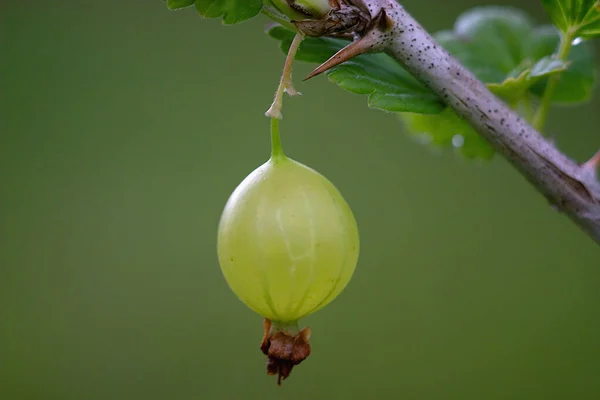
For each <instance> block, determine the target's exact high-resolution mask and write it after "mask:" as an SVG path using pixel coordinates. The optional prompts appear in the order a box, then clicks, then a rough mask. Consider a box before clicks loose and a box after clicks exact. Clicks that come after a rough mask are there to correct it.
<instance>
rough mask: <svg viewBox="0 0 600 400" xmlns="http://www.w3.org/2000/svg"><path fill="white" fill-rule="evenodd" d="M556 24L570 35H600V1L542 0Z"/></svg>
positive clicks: (585, 36) (583, 36) (590, 36)
mask: <svg viewBox="0 0 600 400" xmlns="http://www.w3.org/2000/svg"><path fill="white" fill-rule="evenodd" d="M542 4H543V5H544V8H545V9H546V11H547V12H548V14H549V15H550V18H551V19H552V22H553V23H554V25H556V26H557V27H558V29H560V30H561V31H562V32H563V33H565V34H568V36H569V37H571V38H574V37H581V38H592V37H597V36H600V1H598V0H542Z"/></svg>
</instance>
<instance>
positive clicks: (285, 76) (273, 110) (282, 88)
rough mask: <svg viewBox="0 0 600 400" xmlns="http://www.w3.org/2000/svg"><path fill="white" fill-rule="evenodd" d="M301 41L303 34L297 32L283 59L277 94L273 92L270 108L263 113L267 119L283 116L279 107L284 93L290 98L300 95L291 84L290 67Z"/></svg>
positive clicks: (281, 105)
mask: <svg viewBox="0 0 600 400" xmlns="http://www.w3.org/2000/svg"><path fill="white" fill-rule="evenodd" d="M303 40H304V34H302V33H300V32H298V33H296V36H294V40H293V41H292V44H291V45H290V49H289V50H288V54H287V56H286V58H285V64H284V66H283V72H282V73H281V80H280V81H279V86H278V87H277V92H275V99H274V100H273V104H271V107H269V109H268V110H267V112H266V113H265V115H266V116H267V117H269V118H278V119H282V118H283V115H282V114H281V107H283V93H284V92H287V94H289V95H290V96H296V95H299V94H300V93H299V92H297V91H296V89H294V85H293V83H292V65H293V64H294V58H295V57H296V53H297V52H298V49H299V48H300V44H301V43H302V41H303Z"/></svg>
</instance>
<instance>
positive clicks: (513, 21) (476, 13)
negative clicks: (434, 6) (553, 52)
mask: <svg viewBox="0 0 600 400" xmlns="http://www.w3.org/2000/svg"><path fill="white" fill-rule="evenodd" d="M532 29H533V26H532V23H531V21H530V19H529V17H528V16H527V14H525V13H524V12H523V11H521V10H518V9H515V8H511V7H498V6H487V7H475V8H473V9H471V10H469V11H467V12H465V13H463V14H462V15H460V16H459V17H458V19H457V20H456V23H455V24H454V34H455V35H456V36H457V37H459V38H466V39H468V40H466V44H465V45H466V46H467V48H468V50H469V53H470V56H471V57H479V58H481V59H484V60H486V61H487V63H488V64H489V65H493V66H494V67H495V68H497V69H499V70H501V71H503V72H504V73H508V72H510V71H512V70H513V69H514V68H515V67H516V66H517V65H518V64H519V63H520V61H521V60H522V59H523V58H525V57H526V49H525V46H524V42H525V41H524V40H523V39H524V38H527V37H528V36H529V35H530V33H531V30H532ZM490 49H493V51H490Z"/></svg>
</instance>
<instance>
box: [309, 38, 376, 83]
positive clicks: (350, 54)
mask: <svg viewBox="0 0 600 400" xmlns="http://www.w3.org/2000/svg"><path fill="white" fill-rule="evenodd" d="M372 48H373V40H372V39H371V38H370V37H368V36H365V37H363V38H361V39H358V40H357V41H354V42H352V43H350V44H349V45H347V46H346V47H344V48H343V49H341V50H340V51H338V52H337V53H335V54H334V55H333V56H331V58H330V59H329V60H327V61H325V62H324V63H323V64H321V65H319V66H318V67H317V68H315V69H314V70H313V72H311V73H310V74H309V75H308V76H307V77H306V78H304V79H303V81H307V80H309V79H311V78H314V77H315V76H317V75H320V74H322V73H323V72H326V71H328V70H330V69H331V68H333V67H335V66H338V65H340V64H341V63H343V62H345V61H348V60H351V59H353V58H354V57H357V56H359V55H361V54H364V53H366V52H367V51H369V50H371V49H372Z"/></svg>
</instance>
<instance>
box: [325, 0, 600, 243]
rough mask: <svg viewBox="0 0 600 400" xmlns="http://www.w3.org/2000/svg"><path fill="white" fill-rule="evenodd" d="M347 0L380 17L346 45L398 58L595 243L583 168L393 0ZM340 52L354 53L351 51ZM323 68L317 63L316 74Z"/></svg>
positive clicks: (595, 190)
mask: <svg viewBox="0 0 600 400" xmlns="http://www.w3.org/2000/svg"><path fill="white" fill-rule="evenodd" d="M347 1H349V2H350V3H354V4H356V3H357V2H362V3H363V5H364V6H367V7H368V9H369V11H370V13H371V18H372V20H373V21H382V20H383V21H384V23H381V22H378V23H373V24H372V26H371V28H370V29H369V30H368V31H366V32H365V33H364V34H363V35H362V37H361V38H360V39H358V40H357V41H355V42H353V43H352V44H350V45H349V46H352V49H357V48H358V49H362V48H369V49H370V50H369V51H374V50H376V51H384V52H386V53H388V54H389V55H391V56H392V57H393V58H395V59H396V60H397V61H399V62H400V63H401V64H402V65H403V66H404V67H405V68H406V69H407V70H408V71H409V72H410V73H411V74H413V75H414V76H415V77H416V78H417V79H419V80H420V81H422V82H423V83H424V84H425V85H427V86H428V87H429V88H430V89H431V90H432V91H433V92H435V93H436V94H437V95H438V96H440V98H442V99H443V100H444V101H445V102H446V103H447V104H448V105H449V106H450V107H452V108H453V109H454V110H455V111H456V112H457V113H458V114H459V115H461V116H462V117H463V118H464V119H465V120H466V121H468V122H469V123H470V124H471V125H472V126H473V127H474V128H475V129H476V130H477V132H478V133H479V134H480V135H481V136H482V137H483V138H485V139H486V140H487V141H488V142H490V143H491V145H492V146H493V147H494V149H495V150H496V151H497V152H498V153H499V154H501V155H503V156H504V157H505V158H506V159H508V160H509V161H510V162H511V163H512V164H513V165H514V166H515V167H516V168H517V169H518V170H519V171H520V172H521V173H522V174H523V175H524V176H525V178H527V179H528V180H529V181H530V182H531V183H532V184H533V185H534V186H535V187H536V188H537V189H538V190H539V191H540V192H541V193H542V194H543V195H544V196H545V197H546V198H547V199H548V201H549V202H550V204H551V205H552V206H553V207H554V208H555V209H557V210H559V211H561V212H563V213H565V214H566V215H567V216H569V217H570V218H571V219H572V220H573V221H574V222H575V223H576V224H577V225H578V226H579V227H581V228H582V229H583V230H584V231H585V232H587V233H588V235H589V236H590V237H591V238H592V239H594V240H595V241H596V242H597V243H598V244H600V183H599V182H598V180H597V179H596V177H595V175H594V174H590V173H589V168H584V167H582V166H580V165H579V164H577V163H575V162H574V161H572V160H571V159H569V158H568V157H567V156H566V155H564V154H563V153H561V152H560V151H559V150H558V149H557V148H556V147H555V146H554V145H553V144H552V143H551V142H549V141H547V140H546V139H545V138H544V137H543V136H542V135H541V134H540V133H539V132H538V131H536V130H535V129H534V128H533V127H532V126H531V125H529V124H528V123H527V122H526V121H525V120H524V119H523V118H521V116H520V115H519V114H518V113H516V112H515V111H513V110H512V109H511V108H510V107H509V106H507V105H506V104H505V103H504V102H503V101H501V100H500V99H498V98H497V97H496V96H494V94H492V93H491V92H490V91H489V90H488V89H487V87H486V86H485V85H484V84H483V83H482V82H481V81H479V80H478V79H477V78H476V77H475V76H474V75H473V74H472V73H471V72H470V71H469V70H468V69H467V68H465V67H464V66H463V65H462V64H461V63H460V62H459V61H458V60H456V59H455V58H454V57H452V56H451V55H450V54H449V53H448V52H447V51H446V50H444V49H443V48H442V47H441V46H440V44H439V43H437V42H436V41H435V39H433V38H432V37H431V35H429V34H428V33H427V32H426V31H425V29H423V27H422V26H421V25H420V24H419V23H418V22H417V21H416V20H415V19H414V18H413V17H412V16H411V15H409V14H408V13H407V12H406V11H405V10H404V8H403V7H402V6H401V5H400V4H398V3H397V2H396V1H395V0H347ZM361 41H362V42H363V43H364V42H368V44H369V46H364V45H362V44H361ZM342 51H344V50H342ZM345 52H346V53H351V54H353V55H356V51H354V52H352V51H350V52H349V51H348V50H345ZM339 54H340V53H338V54H336V55H334V56H333V57H332V58H331V59H330V61H328V64H327V67H328V68H331V67H332V66H334V65H337V64H339V63H341V62H343V61H345V60H344V59H341V58H340V57H339ZM336 57H337V59H336ZM332 60H334V62H333V61H332ZM326 69H327V68H321V67H319V68H318V72H319V73H320V72H323V71H324V70H326Z"/></svg>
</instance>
